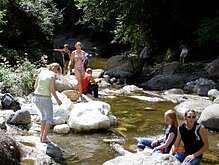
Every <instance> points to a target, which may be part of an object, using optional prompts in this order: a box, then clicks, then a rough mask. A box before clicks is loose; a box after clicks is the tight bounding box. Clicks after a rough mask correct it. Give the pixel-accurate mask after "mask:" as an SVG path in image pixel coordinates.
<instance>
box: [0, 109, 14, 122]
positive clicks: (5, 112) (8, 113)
mask: <svg viewBox="0 0 219 165" xmlns="http://www.w3.org/2000/svg"><path fill="white" fill-rule="evenodd" d="M14 113H15V112H14V111H13V110H1V111H0V118H2V119H4V120H5V121H7V120H8V118H9V117H10V116H11V115H12V114H14Z"/></svg>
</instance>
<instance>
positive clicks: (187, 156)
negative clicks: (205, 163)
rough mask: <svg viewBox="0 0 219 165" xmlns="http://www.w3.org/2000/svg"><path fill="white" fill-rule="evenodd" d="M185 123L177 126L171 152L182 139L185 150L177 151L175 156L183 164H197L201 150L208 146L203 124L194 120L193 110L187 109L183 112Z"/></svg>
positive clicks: (172, 152) (174, 151)
mask: <svg viewBox="0 0 219 165" xmlns="http://www.w3.org/2000/svg"><path fill="white" fill-rule="evenodd" d="M184 117H185V123H183V124H182V125H180V126H179V129H178V134H177V139H176V141H175V143H174V145H173V149H172V150H171V154H175V153H176V150H177V147H178V146H179V144H180V141H181V140H182V141H183V144H184V148H185V152H181V153H179V152H177V153H176V155H175V157H176V158H177V159H178V160H179V161H180V162H182V164H183V165H199V164H200V162H201V159H202V155H203V152H205V151H206V150H207V149H208V147H209V144H208V138H207V134H206V130H205V128H204V126H202V125H200V124H198V123H197V122H196V114H195V111H194V110H188V111H187V112H186V113H185V116H184Z"/></svg>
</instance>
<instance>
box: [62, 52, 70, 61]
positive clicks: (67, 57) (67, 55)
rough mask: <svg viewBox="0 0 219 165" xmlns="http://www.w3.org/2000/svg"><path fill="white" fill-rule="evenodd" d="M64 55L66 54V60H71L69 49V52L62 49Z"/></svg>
mask: <svg viewBox="0 0 219 165" xmlns="http://www.w3.org/2000/svg"><path fill="white" fill-rule="evenodd" d="M62 53H63V55H64V60H65V61H69V60H70V58H69V51H68V52H65V51H62Z"/></svg>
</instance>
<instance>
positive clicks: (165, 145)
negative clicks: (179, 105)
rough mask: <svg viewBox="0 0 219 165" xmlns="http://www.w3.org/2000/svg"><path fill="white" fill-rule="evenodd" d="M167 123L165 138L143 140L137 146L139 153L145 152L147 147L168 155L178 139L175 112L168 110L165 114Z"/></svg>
mask: <svg viewBox="0 0 219 165" xmlns="http://www.w3.org/2000/svg"><path fill="white" fill-rule="evenodd" d="M164 119H165V123H166V124H168V128H167V129H166V133H165V136H163V137H162V138H159V139H152V138H142V139H140V141H139V143H138V144H137V147H138V151H143V150H144V149H145V147H149V148H152V149H153V151H154V152H158V153H164V154H167V153H169V152H170V150H171V147H172V145H173V144H174V142H175V140H176V137H177V127H178V119H177V116H176V113H175V111H173V110H168V111H166V112H165V114H164Z"/></svg>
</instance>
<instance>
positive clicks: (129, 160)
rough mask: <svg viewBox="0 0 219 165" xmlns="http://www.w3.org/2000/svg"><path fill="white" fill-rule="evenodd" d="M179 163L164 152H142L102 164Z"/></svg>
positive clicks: (155, 164)
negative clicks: (145, 153) (150, 154)
mask: <svg viewBox="0 0 219 165" xmlns="http://www.w3.org/2000/svg"><path fill="white" fill-rule="evenodd" d="M115 164H116V165H126V164H127V165H157V164H159V165H170V164H171V165H180V164H181V163H180V162H179V161H178V160H177V159H176V158H175V157H173V156H170V155H166V154H154V155H153V156H147V155H144V154H133V155H125V156H119V157H116V158H114V159H112V160H109V161H107V162H105V163H104V164H103V165H115Z"/></svg>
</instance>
